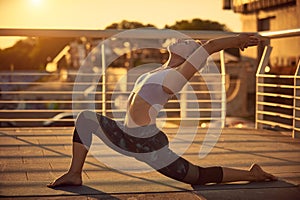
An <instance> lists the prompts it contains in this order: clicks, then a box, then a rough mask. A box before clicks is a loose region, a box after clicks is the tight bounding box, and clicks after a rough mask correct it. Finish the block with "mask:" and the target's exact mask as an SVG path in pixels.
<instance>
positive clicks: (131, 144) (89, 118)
mask: <svg viewBox="0 0 300 200" xmlns="http://www.w3.org/2000/svg"><path fill="white" fill-rule="evenodd" d="M92 134H95V135H97V137H99V138H100V139H101V140H102V141H103V142H104V143H105V144H106V145H107V146H109V147H110V148H112V149H114V150H115V151H117V152H119V153H122V154H124V155H127V156H131V157H134V158H136V159H137V160H140V161H142V162H145V163H147V164H148V165H149V166H151V167H152V168H154V169H155V170H157V171H158V172H160V173H161V174H164V175H165V176H167V177H170V178H173V179H175V180H178V181H181V182H184V183H188V184H192V185H204V184H206V183H220V182H221V181H222V178H223V171H222V168H221V167H207V168H203V167H200V166H196V165H194V164H192V163H190V162H189V161H187V160H186V159H184V158H182V157H180V156H178V155H177V154H176V153H174V152H173V151H172V150H170V149H169V141H168V138H167V136H166V135H165V133H163V132H162V131H161V130H159V129H158V128H157V127H156V126H155V125H149V126H142V127H137V128H126V127H124V125H122V124H120V123H118V122H116V121H114V120H112V119H110V118H108V117H105V116H102V115H100V114H98V113H95V112H92V111H88V110H86V111H82V112H81V113H80V114H79V115H78V117H77V119H76V122H75V129H74V134H73V142H77V143H81V144H83V145H85V146H86V147H87V148H89V147H90V145H91V142H92ZM135 136H139V137H135Z"/></svg>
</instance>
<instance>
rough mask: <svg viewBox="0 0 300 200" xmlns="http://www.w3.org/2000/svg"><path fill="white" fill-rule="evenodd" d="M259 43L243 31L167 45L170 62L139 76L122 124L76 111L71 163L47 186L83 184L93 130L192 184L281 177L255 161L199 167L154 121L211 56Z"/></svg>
mask: <svg viewBox="0 0 300 200" xmlns="http://www.w3.org/2000/svg"><path fill="white" fill-rule="evenodd" d="M258 43H259V39H258V37H256V36H255V35H251V34H239V35H236V36H230V37H222V38H217V39H212V40H209V41H207V42H205V43H204V44H201V43H200V42H197V41H194V40H178V41H177V42H175V43H173V44H171V45H170V46H168V51H169V59H168V61H167V62H166V63H165V64H164V65H162V66H161V67H159V68H158V69H156V70H154V71H151V72H148V73H146V74H143V75H142V76H140V77H139V78H138V79H137V81H136V83H135V86H134V88H133V91H132V92H131V94H130V96H129V98H128V106H127V113H126V118H125V122H124V123H122V124H121V123H119V122H116V121H114V120H112V119H110V118H108V117H105V116H102V115H100V114H98V113H95V112H93V111H88V110H86V111H82V112H81V113H80V114H79V115H78V117H77V119H76V122H75V129H74V134H73V156H72V161H71V166H70V168H69V170H68V172H67V173H66V174H64V175H62V176H61V177H60V178H58V179H56V180H55V181H54V182H52V183H50V184H48V187H57V186H63V185H81V184H82V168H83V165H84V162H85V158H86V156H87V153H88V150H89V147H90V145H91V140H92V134H95V135H97V136H98V137H99V138H100V139H101V140H102V141H103V142H104V143H105V144H106V145H107V146H109V147H110V148H112V149H114V150H115V151H117V152H119V153H122V154H124V155H126V156H130V157H134V158H135V159H137V160H138V161H141V162H144V163H146V164H147V165H149V166H151V167H152V168H153V169H155V170H157V171H158V172H159V173H161V174H163V175H165V176H167V177H170V178H173V179H175V180H178V181H181V182H184V183H187V184H191V185H204V184H207V183H224V182H233V181H272V180H277V179H276V177H274V176H273V175H271V174H269V173H266V172H265V171H263V170H262V169H261V167H260V166H259V165H257V164H253V165H252V166H251V167H250V169H249V170H239V169H232V168H226V167H219V166H213V167H200V166H196V165H194V164H192V163H190V162H189V161H187V160H186V159H184V158H182V157H180V156H178V155H177V154H176V153H174V152H173V151H172V150H171V149H170V148H169V141H168V138H167V136H166V135H165V133H163V132H162V131H161V130H160V129H158V128H157V126H156V123H155V121H156V117H157V115H158V112H159V111H160V110H161V109H162V108H163V106H164V105H165V104H166V103H167V102H168V100H169V99H170V98H171V97H172V96H173V95H174V94H177V93H178V92H179V91H180V90H181V89H182V87H183V86H184V85H185V84H186V83H187V81H188V80H190V78H191V77H192V76H193V75H194V74H195V73H196V72H197V71H199V70H201V69H202V68H203V67H204V66H205V64H206V59H207V58H208V56H209V55H211V54H212V53H215V52H218V51H220V50H223V49H227V48H240V49H241V50H244V49H245V48H247V47H249V46H255V45H257V44H258Z"/></svg>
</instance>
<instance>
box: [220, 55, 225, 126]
mask: <svg viewBox="0 0 300 200" xmlns="http://www.w3.org/2000/svg"><path fill="white" fill-rule="evenodd" d="M220 61H221V82H222V84H221V85H222V86H221V90H222V94H221V95H222V97H221V100H222V103H221V105H222V106H221V120H222V127H223V128H224V127H225V119H226V89H225V85H226V73H225V55H224V50H222V51H220Z"/></svg>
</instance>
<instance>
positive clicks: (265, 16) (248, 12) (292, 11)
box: [223, 0, 300, 67]
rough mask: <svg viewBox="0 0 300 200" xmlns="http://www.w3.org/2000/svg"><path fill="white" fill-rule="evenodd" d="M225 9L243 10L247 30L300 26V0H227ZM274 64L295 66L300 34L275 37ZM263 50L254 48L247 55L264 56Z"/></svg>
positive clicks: (243, 24) (273, 29) (270, 29)
mask: <svg viewBox="0 0 300 200" xmlns="http://www.w3.org/2000/svg"><path fill="white" fill-rule="evenodd" d="M223 9H229V10H233V11H234V12H235V13H239V14H240V16H241V21H242V31H243V32H261V31H279V30H288V29H298V28H300V0H223ZM271 46H273V47H274V48H273V51H272V54H271V57H270V64H271V66H274V67H294V66H296V63H297V62H298V60H299V59H300V37H290V38H283V39H273V40H271ZM260 54H261V49H258V48H250V49H247V51H245V53H244V54H243V55H245V56H249V57H256V56H260Z"/></svg>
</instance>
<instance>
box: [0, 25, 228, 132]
mask: <svg viewBox="0 0 300 200" xmlns="http://www.w3.org/2000/svg"><path fill="white" fill-rule="evenodd" d="M119 32H120V31H116V30H108V31H77V30H65V31H64V30H22V29H0V35H2V36H3V35H5V36H12V35H14V36H16V35H18V36H50V37H80V36H86V37H93V38H101V39H102V40H104V39H106V38H108V37H112V36H113V35H114V34H117V33H119ZM160 34H162V35H163V34H164V33H162V32H161V31H158V30H149V32H145V34H142V35H143V37H144V38H146V39H153V38H156V37H158V35H159V37H161V35H160ZM184 34H186V35H187V36H191V37H193V38H195V39H209V38H213V37H218V36H222V35H230V34H234V33H227V32H211V31H208V32H205V31H199V32H197V31H190V32H189V31H184ZM131 37H139V38H140V37H141V35H140V34H138V35H131ZM164 37H165V38H167V37H166V36H164ZM101 48H102V47H101ZM101 51H102V52H104V51H105V49H102V50H101ZM220 57H221V58H220V66H219V69H220V73H211V72H204V73H203V74H201V75H200V74H198V75H196V76H195V77H194V78H193V80H191V82H190V85H191V88H192V90H191V88H185V89H183V90H182V91H181V92H180V93H179V94H178V95H177V96H176V97H175V98H173V99H171V100H170V102H169V103H168V104H167V105H166V106H165V108H164V109H163V110H162V114H160V115H159V120H160V121H162V122H165V121H167V122H172V123H176V124H178V123H183V121H184V122H185V123H186V124H189V121H196V120H197V121H199V125H201V126H202V127H207V123H209V122H211V121H221V122H222V126H224V125H225V116H226V91H225V90H224V89H222V88H224V87H220V86H223V85H225V63H224V53H223V51H222V52H221V53H220ZM105 60H106V58H105V53H102V54H101V61H100V62H102V64H103V62H105ZM109 69H113V68H107V69H105V68H103V67H102V68H99V70H100V72H101V73H81V72H77V71H75V70H73V71H72V70H65V71H61V72H52V73H48V72H32V71H31V72H30V71H14V72H9V71H7V72H4V71H2V72H0V80H1V81H0V89H1V97H0V109H1V110H0V125H1V126H2V127H3V126H23V127H24V126H68V125H72V124H73V122H74V117H76V114H77V113H78V112H80V111H82V110H84V109H94V110H95V111H96V112H100V113H102V114H104V115H107V116H111V117H113V118H114V119H116V120H119V121H122V120H123V119H124V115H125V111H126V105H125V104H126V103H125V102H126V99H127V98H128V96H129V93H130V90H131V88H132V86H133V84H134V81H135V79H136V78H137V77H138V75H139V74H137V73H136V74H130V75H129V74H127V73H126V72H125V73H121V74H120V71H122V70H118V69H115V70H110V71H109ZM148 70H149V69H148ZM78 76H84V77H86V78H85V79H82V80H81V81H76V77H78ZM122 77H123V78H124V77H126V78H125V82H122V81H121V79H122ZM212 77H214V78H212ZM95 79H96V80H99V81H92V80H95ZM120 81H121V82H120ZM118 84H124V85H125V89H116V86H117V85H118ZM124 85H123V86H124ZM75 86H76V87H77V88H78V87H81V88H82V89H81V90H74V87H75ZM215 86H218V87H215ZM214 87H215V88H218V89H214V90H213V91H210V90H209V88H214ZM90 88H92V89H91V90H89V89H90ZM191 95H195V96H196V97H197V99H196V100H195V99H193V98H189V97H190V96H191ZM74 96H76V98H74ZM212 97H213V100H212ZM212 104H214V106H212ZM193 105H196V106H193ZM195 113H198V114H195ZM199 113H200V115H199ZM212 113H214V115H212Z"/></svg>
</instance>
